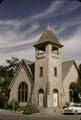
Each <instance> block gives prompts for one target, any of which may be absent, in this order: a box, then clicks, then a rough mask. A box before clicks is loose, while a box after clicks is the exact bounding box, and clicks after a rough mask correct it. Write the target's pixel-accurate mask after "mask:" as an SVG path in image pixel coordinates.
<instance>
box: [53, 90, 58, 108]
mask: <svg viewBox="0 0 81 120" xmlns="http://www.w3.org/2000/svg"><path fill="white" fill-rule="evenodd" d="M53 107H58V90H57V89H54V90H53Z"/></svg>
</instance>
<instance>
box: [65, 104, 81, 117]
mask: <svg viewBox="0 0 81 120" xmlns="http://www.w3.org/2000/svg"><path fill="white" fill-rule="evenodd" d="M63 114H75V115H77V114H81V104H72V105H70V106H69V107H67V108H64V111H63Z"/></svg>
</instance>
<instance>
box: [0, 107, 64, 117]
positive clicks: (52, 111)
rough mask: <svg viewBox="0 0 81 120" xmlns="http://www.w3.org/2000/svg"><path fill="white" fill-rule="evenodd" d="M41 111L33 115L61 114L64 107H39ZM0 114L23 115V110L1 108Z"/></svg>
mask: <svg viewBox="0 0 81 120" xmlns="http://www.w3.org/2000/svg"><path fill="white" fill-rule="evenodd" d="M39 110H40V113H34V114H32V115H38V114H40V115H41V114H48V115H55V116H56V115H61V114H62V109H61V108H39ZM0 114H10V115H23V114H22V112H18V111H14V110H12V111H11V110H6V109H0Z"/></svg>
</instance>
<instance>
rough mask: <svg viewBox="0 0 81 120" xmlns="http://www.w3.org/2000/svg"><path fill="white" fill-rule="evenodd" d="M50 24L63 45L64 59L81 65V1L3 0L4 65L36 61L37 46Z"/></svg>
mask: <svg viewBox="0 0 81 120" xmlns="http://www.w3.org/2000/svg"><path fill="white" fill-rule="evenodd" d="M48 24H49V25H50V27H51V28H52V30H53V31H54V33H55V35H56V36H57V38H58V40H59V41H60V43H61V44H63V45H64V47H63V48H62V60H63V61H64V60H72V59H75V61H76V62H77V64H79V63H81V2H79V1H78V0H3V2H2V3H1V4H0V65H2V64H3V65H4V64H5V60H6V59H10V58H11V57H13V56H14V57H18V58H20V59H22V58H24V59H30V60H33V61H34V60H35V57H34V56H35V51H34V48H33V44H35V42H36V41H37V40H38V39H39V37H40V36H41V34H42V33H43V31H44V30H45V28H46V27H47V25H48Z"/></svg>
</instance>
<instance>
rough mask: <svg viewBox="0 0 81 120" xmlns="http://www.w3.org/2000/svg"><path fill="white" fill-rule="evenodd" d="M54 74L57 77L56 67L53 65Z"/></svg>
mask: <svg viewBox="0 0 81 120" xmlns="http://www.w3.org/2000/svg"><path fill="white" fill-rule="evenodd" d="M54 76H55V77H57V67H54Z"/></svg>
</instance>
